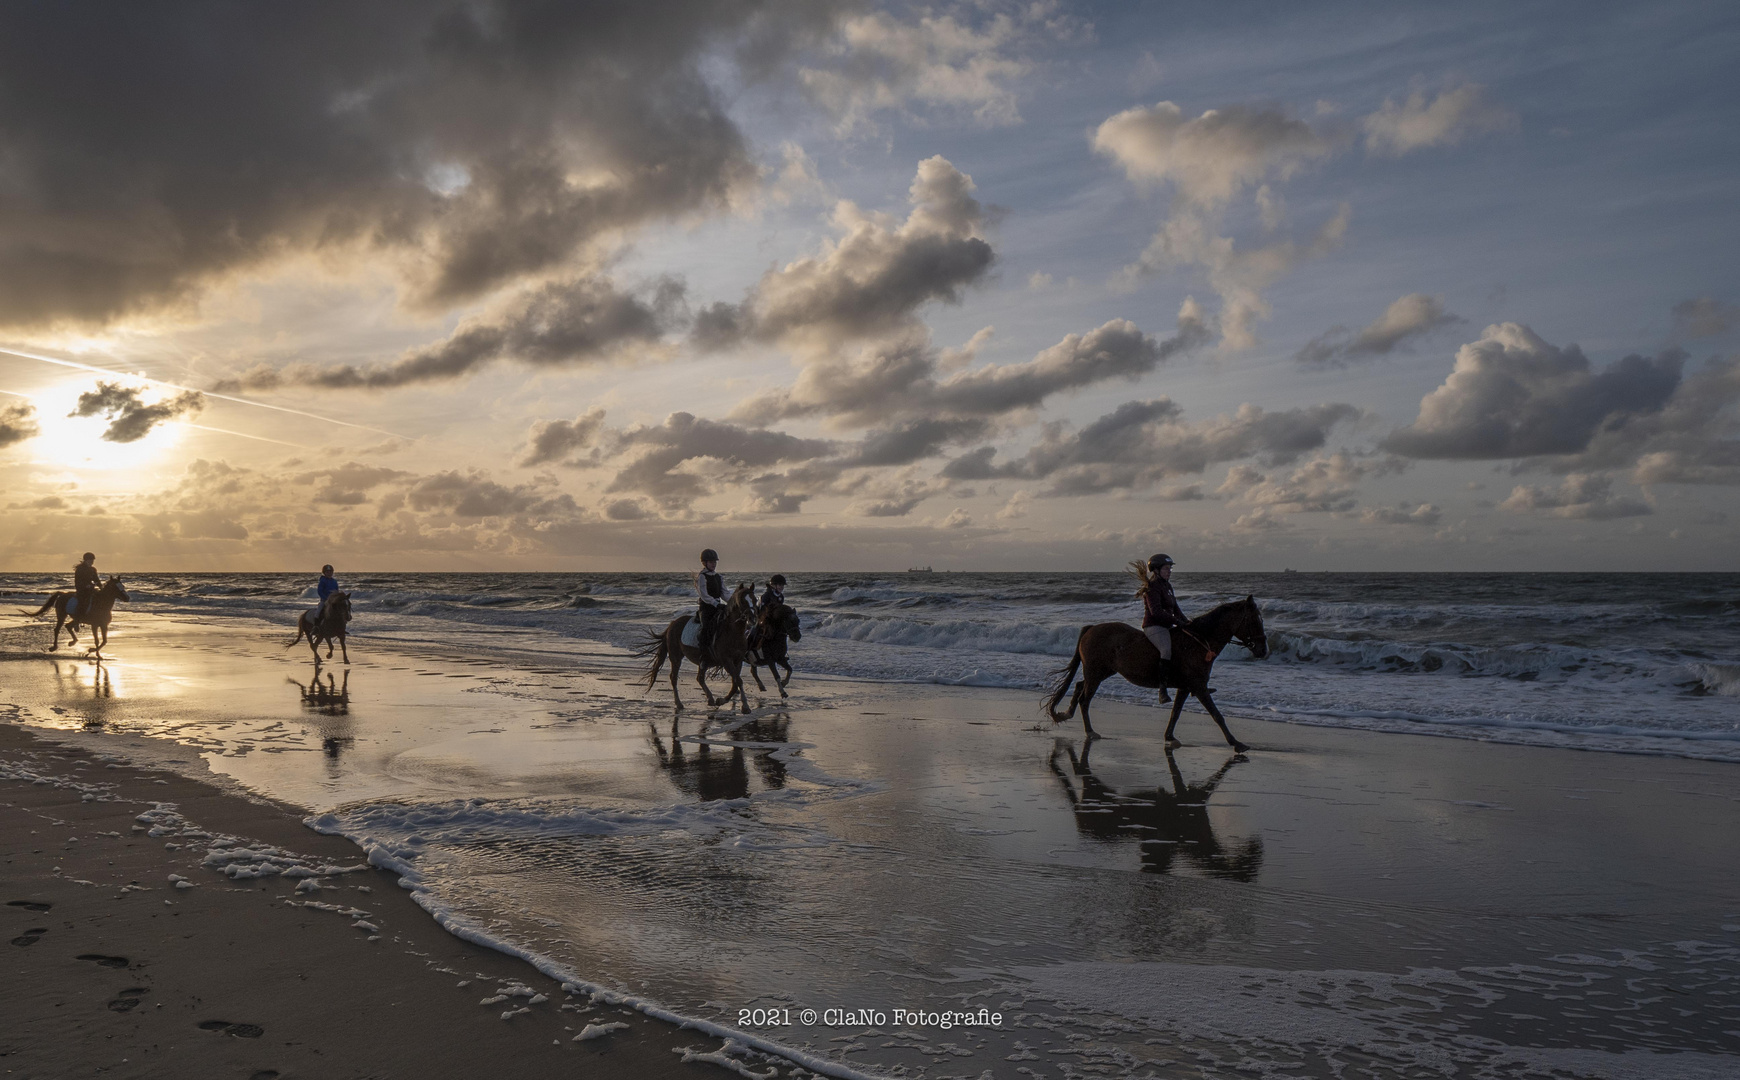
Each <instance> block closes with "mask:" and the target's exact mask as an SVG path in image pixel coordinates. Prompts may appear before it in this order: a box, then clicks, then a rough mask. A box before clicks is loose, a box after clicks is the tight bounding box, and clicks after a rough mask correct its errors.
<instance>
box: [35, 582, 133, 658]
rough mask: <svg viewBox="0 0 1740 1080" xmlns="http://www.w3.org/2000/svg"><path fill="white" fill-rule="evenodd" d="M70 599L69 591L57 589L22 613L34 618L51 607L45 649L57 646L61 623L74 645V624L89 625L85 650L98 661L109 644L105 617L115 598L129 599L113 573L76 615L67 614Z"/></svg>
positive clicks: (111, 611) (112, 610) (111, 614)
mask: <svg viewBox="0 0 1740 1080" xmlns="http://www.w3.org/2000/svg"><path fill="white" fill-rule="evenodd" d="M73 599H74V594H73V593H69V592H57V593H54V594H52V595H51V596H49V598H48V599H47V600H45V601H43V603H42V606H41V607H39V608H37V609H36V610H35V611H25V612H23V614H25V615H28V616H30V617H31V618H33V619H34V618H36V617H37V616H39V615H44V614H46V613H47V612H48V609H49V608H53V609H54V644H53V645H50V646H49V647H48V651H49V652H55V651H56V650H58V649H59V648H60V628H61V627H62V626H63V625H64V626H65V627H66V640H67V644H68V645H76V644H78V640H79V635H78V630H77V627H78V625H79V623H84V624H85V625H86V626H88V627H90V628H91V647H90V648H89V649H87V650H85V651H86V652H89V653H92V654H94V655H95V656H96V658H97V659H99V660H101V659H102V658H103V646H104V645H107V644H108V643H109V620H110V619H111V618H113V617H114V614H115V601H117V600H126V601H129V602H131V601H132V599H133V598H132V597H131V596H128V595H127V590H126V589H123V588H122V587H121V578H120V575H116V576H115V577H112V578H110V579H109V580H108V581H106V582H104V583H103V586H102V588H100V589H98V590H97V591H96V592H94V593H92V594H91V602H90V605H89V607H88V608H86V610H84V611H81V612H80V613H79V614H77V615H68V614H67V609H68V608H69V607H71V606H72V602H73Z"/></svg>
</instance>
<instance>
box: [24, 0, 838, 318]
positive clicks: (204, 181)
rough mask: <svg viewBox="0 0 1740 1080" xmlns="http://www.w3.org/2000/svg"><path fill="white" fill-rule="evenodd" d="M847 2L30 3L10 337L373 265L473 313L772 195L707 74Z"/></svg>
mask: <svg viewBox="0 0 1740 1080" xmlns="http://www.w3.org/2000/svg"><path fill="white" fill-rule="evenodd" d="M835 17H836V11H835V6H834V5H816V4H801V3H791V2H786V0H724V2H716V0H692V2H684V0H669V2H665V3H658V4H614V3H602V2H592V3H586V2H557V0H477V2H472V3H424V2H421V0H399V2H380V3H368V4H355V3H335V2H328V3H313V4H302V5H296V6H293V7H291V6H284V5H274V4H196V3H187V4H167V5H118V6H108V5H103V6H97V5H88V4H78V3H71V4H22V5H9V6H7V7H6V8H5V10H4V14H0V131H3V132H4V133H5V140H4V154H3V160H4V169H3V170H0V177H3V179H0V326H13V327H23V326H30V325H40V324H45V323H49V322H53V321H56V320H61V319H74V320H84V321H90V322H102V321H104V320H108V319H112V318H115V317H117V316H120V315H123V314H126V313H128V312H134V311H141V310H148V309H151V308H154V307H158V306H161V305H164V304H170V303H176V302H179V301H182V300H185V299H187V298H189V297H191V296H193V295H195V294H196V293H197V291H198V290H199V288H200V287H201V286H202V285H204V284H205V283H207V282H209V281H211V280H213V279H215V278H218V277H220V276H222V275H225V274H227V273H230V272H233V271H235V270H238V269H243V268H246V267H248V266H250V265H252V264H257V263H259V262H261V261H263V260H266V259H269V258H274V257H278V256H281V255H284V254H288V253H293V252H297V251H333V250H337V249H340V248H342V247H345V246H361V247H364V248H368V249H373V250H376V251H380V252H384V253H386V254H388V255H390V256H392V257H393V258H394V259H395V262H396V264H397V265H399V266H401V267H402V268H403V272H404V275H405V279H406V282H407V284H408V285H410V286H411V289H412V293H413V299H414V300H415V302H417V303H419V304H421V305H423V306H425V307H432V308H445V307H448V306H451V305H453V304H456V303H459V302H463V301H468V300H474V299H476V298H479V297H482V296H484V295H486V294H488V293H490V292H492V291H494V290H496V289H497V288H499V287H501V286H503V285H504V284H508V283H511V282H514V281H516V280H519V279H521V278H522V277H525V276H527V275H543V274H546V273H548V272H549V271H551V270H552V269H554V268H557V267H560V266H562V265H563V264H564V263H566V262H569V261H571V260H573V259H574V258H576V257H577V256H579V257H585V255H586V252H587V250H588V248H589V246H590V245H594V244H596V243H598V242H600V241H608V240H609V239H610V238H611V237H612V236H613V235H614V234H616V233H617V232H619V231H620V230H622V229H624V228H631V227H634V226H636V225H639V224H642V223H645V222H648V221H652V220H659V219H668V218H670V217H671V216H674V215H682V214H687V213H692V212H696V211H705V210H710V209H714V208H718V207H722V206H724V205H725V204H726V203H727V202H728V201H729V200H730V199H731V198H732V197H733V195H734V194H735V193H736V192H738V191H739V190H741V189H743V188H745V187H746V186H748V185H752V184H754V183H756V182H757V181H758V170H757V167H756V165H755V163H754V162H753V161H752V159H751V156H750V154H749V151H748V148H747V146H746V144H745V140H744V138H743V136H742V134H741V133H740V132H739V130H738V129H737V127H736V126H735V125H734V124H733V123H732V121H731V120H730V119H729V118H728V117H727V115H726V114H725V112H724V108H723V106H722V104H721V101H720V98H719V95H718V93H717V92H716V91H715V89H714V88H713V86H711V85H710V84H709V83H708V81H707V79H706V77H705V76H704V75H703V74H702V71H701V68H702V65H703V64H704V63H705V62H707V60H709V59H710V58H714V57H718V56H721V55H723V56H730V55H732V50H733V49H740V50H743V51H742V52H741V53H739V54H738V55H748V54H750V53H753V54H754V55H755V56H756V58H757V63H759V64H761V65H762V66H763V67H771V66H773V65H775V64H776V63H777V62H778V58H779V57H781V56H782V55H785V53H786V52H787V45H788V44H789V43H790V42H791V41H792V40H793V39H794V38H801V37H806V36H807V38H808V39H810V40H814V39H815V38H816V35H819V34H825V33H826V32H827V30H828V28H829V27H831V26H832V23H833V20H834V19H835Z"/></svg>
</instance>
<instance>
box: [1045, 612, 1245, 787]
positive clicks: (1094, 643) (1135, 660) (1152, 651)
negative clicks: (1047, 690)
mask: <svg viewBox="0 0 1740 1080" xmlns="http://www.w3.org/2000/svg"><path fill="white" fill-rule="evenodd" d="M1232 641H1237V642H1238V643H1239V644H1240V645H1243V646H1244V647H1245V648H1247V649H1249V650H1250V651H1251V655H1252V656H1254V657H1256V658H1257V659H1258V660H1261V659H1263V658H1264V657H1265V656H1268V655H1269V639H1268V636H1267V635H1266V634H1265V633H1264V631H1263V616H1262V613H1261V612H1260V611H1258V610H1257V601H1256V598H1255V597H1253V596H1247V597H1245V598H1244V599H1243V600H1234V601H1231V602H1229V603H1225V604H1222V605H1220V606H1219V607H1217V608H1215V609H1214V610H1213V611H1211V612H1209V613H1208V614H1206V615H1203V616H1200V617H1198V618H1195V619H1192V620H1190V624H1189V626H1188V627H1186V628H1185V629H1183V630H1179V629H1174V630H1173V631H1172V660H1171V661H1170V662H1167V661H1164V660H1161V659H1160V651H1159V650H1158V649H1156V648H1154V646H1153V644H1152V643H1151V642H1149V641H1148V639H1147V638H1146V637H1144V636H1143V634H1142V631H1140V630H1138V629H1136V628H1135V627H1133V626H1131V625H1130V624H1129V623H1121V622H1114V623H1099V624H1097V625H1094V626H1084V627H1082V628H1081V636H1080V637H1078V638H1076V642H1075V655H1074V656H1072V657H1070V660H1069V665H1068V666H1067V667H1064V668H1062V669H1060V670H1059V671H1057V672H1056V673H1055V675H1054V676H1053V683H1052V686H1051V690H1052V694H1051V697H1050V699H1049V700H1047V701H1046V703H1045V711H1046V712H1047V713H1048V714H1049V715H1050V716H1051V719H1052V722H1053V723H1062V722H1063V721H1065V720H1068V719H1069V718H1070V717H1072V716H1074V715H1075V710H1076V708H1077V707H1078V706H1079V707H1080V708H1081V723H1082V727H1083V728H1085V729H1086V730H1087V735H1088V738H1090V739H1095V738H1098V737H1099V735H1098V733H1097V732H1095V731H1094V725H1093V722H1092V721H1091V720H1089V719H1088V702H1090V701H1092V700H1093V698H1094V693H1095V691H1097V690H1099V688H1100V684H1101V683H1103V682H1105V681H1106V680H1107V679H1109V678H1111V677H1112V676H1113V675H1122V676H1123V677H1124V678H1125V679H1126V680H1127V681H1129V682H1131V683H1134V684H1135V685H1137V686H1145V687H1149V688H1151V689H1158V688H1159V687H1162V686H1170V687H1176V688H1177V689H1178V698H1177V700H1175V701H1174V702H1173V703H1172V718H1171V720H1169V721H1168V722H1167V724H1166V745H1168V746H1177V745H1178V740H1177V739H1175V738H1173V737H1172V731H1173V729H1174V728H1176V727H1177V726H1178V717H1179V714H1181V713H1182V712H1183V711H1184V700H1185V698H1186V697H1190V696H1194V697H1195V698H1196V700H1198V701H1200V702H1202V706H1203V708H1205V709H1207V710H1208V715H1209V716H1212V717H1213V718H1214V722H1215V723H1216V724H1219V725H1220V733H1221V734H1222V735H1225V736H1226V741H1227V745H1228V746H1231V747H1232V748H1233V749H1234V750H1237V751H1240V752H1241V753H1242V752H1243V751H1245V750H1248V749H1250V748H1249V747H1247V746H1246V745H1245V744H1244V743H1242V742H1239V741H1238V740H1237V739H1235V738H1233V733H1232V732H1231V731H1229V730H1227V726H1226V717H1224V716H1222V715H1221V714H1220V709H1219V708H1217V707H1216V706H1215V703H1214V698H1213V693H1214V692H1213V691H1212V690H1210V689H1209V687H1208V675H1209V671H1210V670H1211V669H1212V668H1213V667H1214V658H1215V657H1216V656H1218V655H1220V653H1221V650H1223V649H1225V648H1226V647H1227V644H1228V643H1229V642H1232ZM1077 670H1080V671H1081V675H1082V677H1081V681H1080V682H1078V683H1076V684H1075V694H1074V696H1072V697H1071V698H1070V699H1069V711H1068V712H1065V713H1062V714H1059V713H1058V711H1057V703H1058V702H1059V701H1062V700H1063V694H1064V691H1066V690H1068V689H1069V686H1070V682H1071V681H1072V680H1074V679H1075V675H1076V672H1077Z"/></svg>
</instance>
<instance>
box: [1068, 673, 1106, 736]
mask: <svg viewBox="0 0 1740 1080" xmlns="http://www.w3.org/2000/svg"><path fill="white" fill-rule="evenodd" d="M1104 681H1105V676H1104V675H1101V674H1099V673H1098V672H1094V671H1088V672H1084V673H1083V677H1082V680H1081V682H1079V683H1076V684H1075V701H1073V702H1071V704H1075V703H1076V702H1079V703H1080V704H1081V726H1082V730H1083V731H1085V732H1087V737H1088V738H1090V739H1097V738H1099V737H1100V733H1099V732H1097V731H1095V730H1094V722H1093V720H1091V719H1090V718H1089V717H1088V702H1090V701H1092V700H1093V699H1094V692H1095V691H1097V690H1098V689H1099V688H1100V683H1102V682H1104Z"/></svg>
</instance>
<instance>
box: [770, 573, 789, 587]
mask: <svg viewBox="0 0 1740 1080" xmlns="http://www.w3.org/2000/svg"><path fill="white" fill-rule="evenodd" d="M767 583H768V584H769V585H780V586H783V585H785V575H784V574H775V575H773V576H772V577H770V578H768V579H767Z"/></svg>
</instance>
